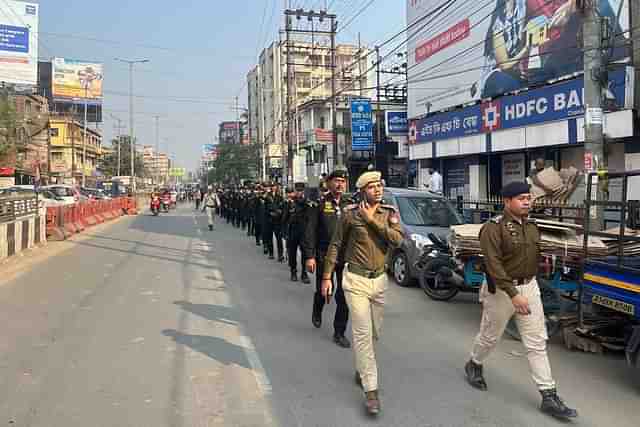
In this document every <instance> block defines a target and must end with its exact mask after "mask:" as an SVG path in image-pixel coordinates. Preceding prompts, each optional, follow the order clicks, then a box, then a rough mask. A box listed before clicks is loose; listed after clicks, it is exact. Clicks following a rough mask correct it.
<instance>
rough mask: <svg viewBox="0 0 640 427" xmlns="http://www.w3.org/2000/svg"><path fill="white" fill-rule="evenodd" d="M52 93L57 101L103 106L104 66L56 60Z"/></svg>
mask: <svg viewBox="0 0 640 427" xmlns="http://www.w3.org/2000/svg"><path fill="white" fill-rule="evenodd" d="M52 66H53V70H52V76H51V79H52V81H51V92H52V94H53V99H54V100H55V101H66V102H73V103H81V104H84V103H85V101H86V102H87V103H89V104H93V105H95V104H102V64H98V63H95V62H87V61H78V60H75V59H66V58H54V59H53V61H52Z"/></svg>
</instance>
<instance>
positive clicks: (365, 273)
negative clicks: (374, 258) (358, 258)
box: [347, 264, 384, 279]
mask: <svg viewBox="0 0 640 427" xmlns="http://www.w3.org/2000/svg"><path fill="white" fill-rule="evenodd" d="M347 270H348V271H349V273H353V274H356V275H358V276H362V277H364V278H366V279H377V278H378V277H380V276H382V275H383V274H384V268H383V269H381V270H375V271H374V270H367V269H366V268H362V267H358V266H357V265H353V264H349V265H348V267H347Z"/></svg>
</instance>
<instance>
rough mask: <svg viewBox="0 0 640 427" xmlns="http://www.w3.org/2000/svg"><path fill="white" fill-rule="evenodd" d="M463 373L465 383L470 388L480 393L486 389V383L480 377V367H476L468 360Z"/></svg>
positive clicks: (482, 377) (481, 376)
mask: <svg viewBox="0 0 640 427" xmlns="http://www.w3.org/2000/svg"><path fill="white" fill-rule="evenodd" d="M464 372H465V374H466V377H467V382H468V383H469V384H470V385H471V387H473V388H477V389H478V390H482V391H485V390H486V389H487V383H486V382H485V380H484V376H483V375H482V365H478V364H476V363H474V362H473V360H469V361H468V362H467V364H466V365H464Z"/></svg>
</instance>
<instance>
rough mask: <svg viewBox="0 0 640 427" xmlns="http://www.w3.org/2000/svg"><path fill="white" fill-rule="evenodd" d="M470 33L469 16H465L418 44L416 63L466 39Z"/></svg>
mask: <svg viewBox="0 0 640 427" xmlns="http://www.w3.org/2000/svg"><path fill="white" fill-rule="evenodd" d="M470 34H471V25H470V23H469V18H467V19H465V20H464V21H460V22H458V23H457V24H456V25H454V26H453V27H451V28H449V29H448V30H445V31H443V32H442V33H440V34H438V35H437V36H435V37H434V38H432V39H429V40H427V41H426V42H424V43H422V44H421V45H420V46H418V47H417V48H416V63H417V64H419V63H420V62H422V61H424V60H425V59H427V58H429V57H430V56H431V55H435V54H436V53H438V52H440V51H441V50H444V49H446V48H447V47H449V46H451V45H453V44H455V43H457V42H459V41H460V40H464V39H466V38H467V37H469V35H470Z"/></svg>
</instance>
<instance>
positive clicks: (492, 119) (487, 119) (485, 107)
mask: <svg viewBox="0 0 640 427" xmlns="http://www.w3.org/2000/svg"><path fill="white" fill-rule="evenodd" d="M481 111H482V132H493V131H495V130H498V129H500V126H501V123H502V120H501V119H502V117H501V116H500V101H491V102H485V103H483V104H482V106H481Z"/></svg>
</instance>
